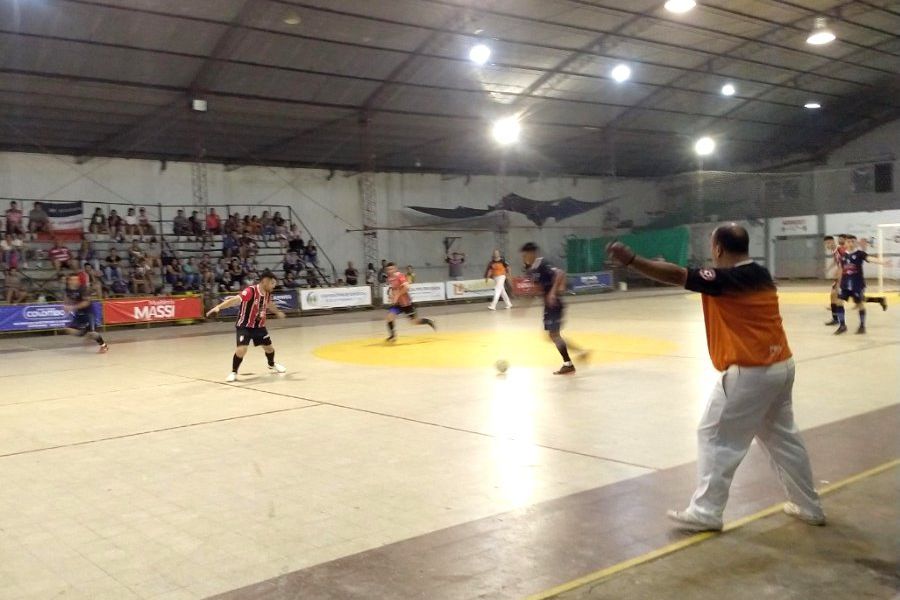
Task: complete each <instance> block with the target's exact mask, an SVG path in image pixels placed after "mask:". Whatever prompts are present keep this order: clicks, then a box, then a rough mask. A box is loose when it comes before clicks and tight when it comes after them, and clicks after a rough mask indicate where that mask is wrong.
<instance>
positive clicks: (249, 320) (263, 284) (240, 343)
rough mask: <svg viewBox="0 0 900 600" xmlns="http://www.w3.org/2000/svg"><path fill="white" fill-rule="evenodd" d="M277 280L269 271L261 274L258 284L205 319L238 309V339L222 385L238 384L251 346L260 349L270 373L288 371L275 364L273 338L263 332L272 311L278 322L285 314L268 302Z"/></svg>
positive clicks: (233, 297) (236, 328) (265, 331)
mask: <svg viewBox="0 0 900 600" xmlns="http://www.w3.org/2000/svg"><path fill="white" fill-rule="evenodd" d="M277 283H278V280H277V279H276V278H275V275H274V274H273V273H272V272H271V271H269V270H268V269H267V270H265V271H263V273H262V275H261V276H260V278H259V283H257V284H256V285H251V286H250V287H248V288H245V289H244V291H242V292H241V293H240V294H238V295H237V296H231V297H230V298H226V299H225V300H223V301H222V302H220V303H219V304H217V305H216V306H214V307H212V308H211V309H210V310H209V312H207V313H206V316H207V317H209V316H211V315H214V314H218V313H219V311H220V310H222V309H224V308H229V307H231V306H237V305H238V304H240V305H241V310H240V312H239V313H238V318H237V322H235V324H234V326H235V333H236V336H237V348H236V349H235V351H234V357H233V358H232V359H231V373H229V374H228V377H227V378H226V379H225V381H228V382H229V383H230V382H232V381H236V380H237V373H238V368H240V366H241V362H242V361H243V360H244V355H245V354H247V348H249V347H250V342H253V345H254V346H262V347H263V351H264V352H265V353H266V360H267V361H268V363H269V370H270V371H272V372H273V373H284V372H286V371H287V369H286V368H285V367H284V366H283V365H280V364H278V363H276V362H275V347H274V346H273V345H272V338H270V337H269V332H268V330H267V329H266V315H267V313H268V312H269V311H271V312H272V313H273V314H274V315H275V316H276V317H277V318H279V319H283V318H284V313H283V312H281V311H280V310H278V308H277V306H275V304H274V303H273V302H272V301H271V299H272V296H271V294H272V291H273V290H274V289H275V285H276V284H277Z"/></svg>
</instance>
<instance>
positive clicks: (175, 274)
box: [166, 258, 184, 290]
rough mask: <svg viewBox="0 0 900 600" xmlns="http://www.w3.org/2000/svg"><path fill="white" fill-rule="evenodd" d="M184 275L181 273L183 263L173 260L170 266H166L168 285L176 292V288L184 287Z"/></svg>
mask: <svg viewBox="0 0 900 600" xmlns="http://www.w3.org/2000/svg"><path fill="white" fill-rule="evenodd" d="M183 280H184V273H182V271H181V261H180V260H178V259H177V258H175V259H173V260H172V261H171V262H169V264H167V265H166V283H167V284H168V285H170V286H172V289H173V290H174V289H175V288H176V287H178V286H179V284H180V287H182V288H183V287H184V281H183Z"/></svg>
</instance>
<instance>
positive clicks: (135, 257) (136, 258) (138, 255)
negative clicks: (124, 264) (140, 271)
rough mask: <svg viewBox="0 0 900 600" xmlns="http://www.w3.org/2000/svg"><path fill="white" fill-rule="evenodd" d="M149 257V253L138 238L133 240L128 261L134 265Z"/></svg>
mask: <svg viewBox="0 0 900 600" xmlns="http://www.w3.org/2000/svg"><path fill="white" fill-rule="evenodd" d="M145 258H147V254H146V253H145V252H144V249H143V248H141V245H140V244H139V243H138V241H137V240H131V247H130V248H129V249H128V261H129V262H130V263H131V266H132V267H135V266H137V265H138V264H140V263H142V262H143V261H144V259H145Z"/></svg>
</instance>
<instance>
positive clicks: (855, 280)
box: [838, 277, 866, 302]
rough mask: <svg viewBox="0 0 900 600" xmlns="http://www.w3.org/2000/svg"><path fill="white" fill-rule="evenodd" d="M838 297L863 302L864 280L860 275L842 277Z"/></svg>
mask: <svg viewBox="0 0 900 600" xmlns="http://www.w3.org/2000/svg"><path fill="white" fill-rule="evenodd" d="M838 298H840V299H841V300H849V299H850V298H853V301H854V302H863V301H865V299H866V281H865V279H863V278H862V277H844V278H843V279H842V280H841V289H840V291H839V292H838Z"/></svg>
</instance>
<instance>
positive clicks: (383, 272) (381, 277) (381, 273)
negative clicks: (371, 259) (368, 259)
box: [378, 258, 388, 284]
mask: <svg viewBox="0 0 900 600" xmlns="http://www.w3.org/2000/svg"><path fill="white" fill-rule="evenodd" d="M387 277H388V276H387V260H385V259H383V258H382V259H381V268H380V269H378V283H381V284H384V283H387Z"/></svg>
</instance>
